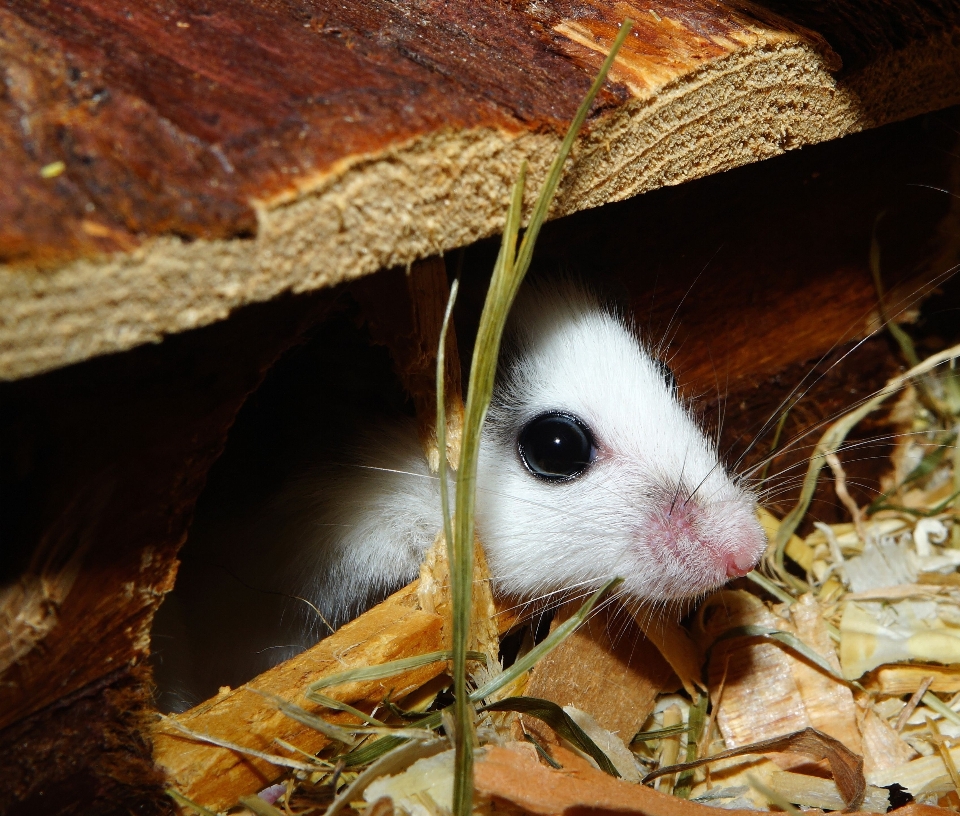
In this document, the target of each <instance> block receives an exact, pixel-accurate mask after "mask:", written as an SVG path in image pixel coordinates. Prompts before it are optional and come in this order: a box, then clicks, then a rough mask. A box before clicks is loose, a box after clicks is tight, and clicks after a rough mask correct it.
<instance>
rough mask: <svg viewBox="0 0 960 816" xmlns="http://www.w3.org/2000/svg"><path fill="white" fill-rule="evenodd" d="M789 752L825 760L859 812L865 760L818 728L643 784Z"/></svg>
mask: <svg viewBox="0 0 960 816" xmlns="http://www.w3.org/2000/svg"><path fill="white" fill-rule="evenodd" d="M785 752H786V753H798V754H808V755H810V756H813V757H816V758H817V759H825V760H826V761H827V762H828V763H829V764H830V771H831V772H832V773H833V778H834V781H835V782H836V783H837V790H839V791H840V795H841V796H842V797H843V801H844V803H845V804H846V806H847V807H846V809H847V811H853V810H857V809H858V808H859V807H860V805H862V804H863V796H864V794H865V793H866V790H867V780H866V779H865V778H864V775H863V757H861V756H858V755H857V754H855V753H853V751H851V750H850V749H849V748H847V747H846V746H845V745H844V744H843V743H842V742H840V741H839V740H836V739H834V738H833V737H831V736H829V735H827V734H824V733H823V732H822V731H817V729H816V728H805V729H803V730H802V731H795V732H794V733H792V734H784V735H783V736H781V737H774V738H773V739H768V740H761V741H760V742H754V743H752V744H750V745H743V746H741V747H739V748H731V749H730V750H728V751H721V752H720V753H718V754H714V755H713V756H710V757H704V758H703V759H697V760H694V761H693V762H683V763H681V764H679V765H670V766H667V767H665V768H658V769H657V770H656V771H654V772H653V773H649V774H647V775H646V776H645V777H644V778H643V783H644V784H646V783H648V782H652V781H653V780H654V779H656V778H657V777H660V776H663V775H665V774H673V773H678V772H679V771H685V770H690V769H693V768H699V767H700V766H701V765H705V764H707V763H709V762H715V761H717V760H720V759H729V758H730V757H737V756H743V755H744V754H767V753H785Z"/></svg>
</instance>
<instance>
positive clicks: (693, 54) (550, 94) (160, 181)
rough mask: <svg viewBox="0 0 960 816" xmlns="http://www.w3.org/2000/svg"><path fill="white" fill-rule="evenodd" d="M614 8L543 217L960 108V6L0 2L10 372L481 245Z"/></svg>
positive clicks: (1, 330)
mask: <svg viewBox="0 0 960 816" xmlns="http://www.w3.org/2000/svg"><path fill="white" fill-rule="evenodd" d="M627 15H629V16H631V17H633V18H634V19H635V21H636V28H635V31H634V33H633V34H632V35H631V37H630V39H629V40H628V42H627V44H626V45H625V47H624V50H623V52H622V56H621V57H620V59H618V62H617V65H616V66H615V69H614V71H613V73H612V75H611V79H610V81H609V82H608V84H607V87H606V89H605V90H604V92H603V93H602V94H601V97H600V99H599V101H598V104H597V107H596V110H595V111H594V114H593V118H592V120H591V127H590V129H589V132H588V133H587V134H586V135H585V136H584V137H583V138H582V139H581V143H580V146H579V148H578V151H577V154H578V167H577V170H576V171H575V173H574V175H573V176H572V177H571V178H570V179H568V180H567V182H566V183H565V184H564V185H563V187H562V189H561V192H560V199H559V202H558V205H557V207H556V214H562V213H565V212H573V211H575V210H579V209H584V208H589V207H595V206H597V205H599V204H602V203H604V202H607V201H611V200H619V199H623V198H626V197H629V196H632V195H635V194H636V193H639V192H643V191H646V190H651V189H655V188H658V187H661V186H664V185H670V184H677V183H680V182H682V181H686V180H689V179H692V178H697V177H700V176H704V175H709V174H711V173H715V172H718V171H720V170H725V169H728V168H730V167H734V166H737V165H740V164H744V163H748V162H752V161H756V160H757V159H760V158H764V157H767V156H771V155H776V154H778V153H782V152H784V151H786V150H789V149H793V148H796V147H799V146H802V145H804V144H811V143H815V142H818V141H822V140H825V139H831V138H836V137H838V136H840V135H843V134H846V133H850V132H854V131H857V130H861V129H863V128H867V127H873V126H875V125H877V124H881V123H883V122H888V121H893V120H896V119H900V118H904V117H906V116H909V115H913V114H917V113H921V112H924V111H929V110H934V109H937V108H941V107H943V106H945V105H947V104H950V103H954V102H956V101H958V100H960V89H958V87H957V83H956V82H954V81H953V80H952V78H953V77H955V76H956V74H957V72H958V70H960V45H958V44H957V43H958V40H957V38H956V31H957V25H958V20H960V5H958V3H957V2H956V0H924V1H923V2H921V1H920V0H913V2H908V3H890V2H885V0H859V2H858V3H856V4H854V5H853V6H851V5H850V4H849V3H840V2H834V3H829V4H788V3H779V4H777V3H765V4H756V3H746V2H744V3H734V4H724V5H719V4H716V3H713V2H711V0H658V2H657V3H655V4H654V5H653V6H650V5H649V4H645V5H631V4H622V3H617V4H614V3H611V2H601V0H593V2H574V0H564V2H558V3H553V4H550V5H549V6H544V5H543V4H527V3H524V2H519V0H518V1H517V2H513V3H510V4H495V5H491V4H485V3H480V4H477V3H467V2H458V3H452V4H451V3H440V2H434V1H432V0H419V2H416V3H411V4H404V5H396V4H392V3H387V2H385V0H381V2H370V3H352V4H337V3H332V2H327V1H326V0H287V2H282V3H245V2H240V0H227V1H226V2H223V3H218V4H216V7H215V8H214V7H211V6H209V5H208V4H207V3H206V2H203V1H202V0H170V2H160V0H153V1H152V2H145V3H140V4H137V6H136V8H135V9H131V8H128V5H127V4H125V3H123V2H121V0H80V2H71V3H67V2H65V0H48V2H44V3H36V2H33V0H9V2H7V3H5V4H4V8H3V9H0V64H2V66H3V69H4V71H5V76H6V85H5V91H4V94H3V95H2V96H0V164H2V165H3V167H4V168H5V173H6V178H5V181H6V184H5V185H4V187H3V189H2V190H0V260H2V261H4V262H5V264H6V268H4V269H3V271H2V275H0V309H2V311H3V313H4V314H5V316H6V319H5V320H4V322H3V324H2V325H0V377H2V378H5V379H13V378H17V377H23V376H29V375H31V374H35V373H37V372H40V371H44V370H49V369H51V368H56V367H59V366H62V365H65V364H68V363H70V362H75V361H78V360H82V359H85V358H88V357H91V356H95V355H98V354H103V353H106V352H109V351H115V350H121V349H125V348H130V347H132V346H135V345H137V344H141V343H144V342H152V341H156V340H157V339H159V338H160V337H162V336H164V335H165V334H168V333H171V332H179V331H183V330H185V329H189V328H193V327H196V326H200V325H204V324H206V323H209V322H211V321H214V320H219V319H222V318H223V317H225V316H226V315H227V314H229V312H230V311H231V310H233V309H235V308H237V307H239V306H241V305H243V304H245V303H250V302H254V301H261V300H266V299H269V298H271V297H275V296H276V295H277V294H279V293H281V292H284V291H288V290H293V291H305V290H310V289H315V288H318V287H322V286H327V285H330V284H331V283H335V282H337V281H341V280H344V279H347V278H352V277H356V276H358V275H362V274H365V273H368V272H372V271H374V270H376V269H377V268H380V267H385V266H392V265H397V264H407V263H410V262H411V261H413V260H415V259H417V258H423V257H427V256H430V255H435V254H438V253H440V252H443V251H445V250H448V249H451V248H453V247H456V246H462V245H464V244H466V243H469V242H470V241H473V240H476V239H477V238H481V237H483V236H486V235H490V234H491V233H493V232H495V231H496V230H497V229H498V228H499V226H500V224H501V223H502V217H503V211H504V203H505V201H506V198H507V195H508V191H509V187H510V184H511V183H512V181H513V179H514V177H515V174H516V172H517V169H518V167H519V164H520V162H521V161H522V160H524V159H526V160H528V161H529V162H530V165H531V182H532V184H533V185H534V186H535V185H536V184H537V183H538V181H539V179H540V178H542V175H543V173H544V171H545V168H546V166H547V164H548V162H549V159H550V158H551V155H552V152H553V150H554V149H555V147H556V145H557V143H558V139H559V134H560V132H561V131H562V129H563V127H564V126H565V123H566V122H567V121H568V120H569V118H570V116H571V114H572V112H573V110H574V108H575V106H576V104H577V102H578V101H579V99H580V98H581V97H582V95H583V93H584V91H585V89H586V87H587V85H588V84H589V81H590V77H591V76H592V75H593V73H594V72H595V71H596V70H597V67H598V65H599V63H600V61H601V59H602V57H603V52H604V51H605V49H606V48H607V47H608V46H609V43H610V41H611V39H612V36H613V33H614V31H615V28H616V25H617V24H618V23H619V22H620V20H621V18H622V17H624V16H627ZM814 32H817V33H814ZM838 55H839V56H838ZM840 57H842V59H843V60H846V67H845V68H844V69H843V70H842V71H840V72H839V73H837V72H838V69H840V66H841V59H840ZM57 162H62V163H63V164H62V168H63V169H62V172H60V173H59V174H57V173H56V169H57V168H59V167H60V165H58V164H57ZM45 168H46V171H45ZM51 168H53V171H51V170H50V169H51Z"/></svg>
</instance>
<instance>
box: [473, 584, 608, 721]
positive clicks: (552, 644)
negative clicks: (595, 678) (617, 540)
mask: <svg viewBox="0 0 960 816" xmlns="http://www.w3.org/2000/svg"><path fill="white" fill-rule="evenodd" d="M622 582H623V578H614V579H612V580H611V581H607V583H606V584H604V585H603V586H602V587H600V589H598V590H597V591H596V592H594V593H593V595H591V596H590V597H589V598H588V599H587V600H586V602H585V603H584V604H583V606H581V607H580V609H578V610H577V612H576V614H574V615H571V616H570V617H569V618H568V619H567V620H565V621H564V622H563V623H561V624H560V625H559V626H558V627H557V628H556V629H554V630H553V631H552V632H551V633H550V634H549V635H547V637H545V638H544V639H543V640H542V641H541V642H540V643H538V644H537V645H536V646H534V647H533V648H532V649H531V650H530V651H529V652H527V653H526V654H525V655H524V656H523V657H521V658H520V659H519V660H517V662H516V663H514V664H513V665H512V666H511V667H510V668H509V669H507V670H506V671H505V672H502V673H500V674H498V675H497V676H496V677H494V678H493V679H492V680H491V681H490V682H488V683H486V684H485V685H483V686H481V687H480V688H478V689H477V690H476V691H475V692H473V694H471V695H470V699H471V700H473V701H474V702H480V701H481V700H484V699H486V698H487V697H489V696H490V695H491V694H493V693H495V692H497V691H499V690H500V689H502V688H503V687H504V686H506V685H508V684H509V683H512V682H513V681H514V680H516V679H517V678H518V677H519V676H520V675H521V674H523V673H524V672H525V671H527V670H529V669H531V668H532V667H533V666H534V665H536V663H537V661H538V660H540V659H541V658H543V657H546V655H548V654H550V652H552V651H553V650H554V649H556V648H557V646H559V645H560V644H561V643H563V641H564V640H566V639H567V638H568V637H569V636H570V635H571V634H573V632H574V630H575V629H576V628H577V627H578V626H579V625H580V624H581V623H583V622H584V621H585V620H586V619H587V615H589V614H590V612H591V610H592V609H593V607H594V606H596V604H597V601H599V600H600V599H601V598H602V597H603V596H604V595H606V594H607V593H608V592H609V591H610V590H612V589H613V588H614V587H615V586H617V585H618V584H620V583H622Z"/></svg>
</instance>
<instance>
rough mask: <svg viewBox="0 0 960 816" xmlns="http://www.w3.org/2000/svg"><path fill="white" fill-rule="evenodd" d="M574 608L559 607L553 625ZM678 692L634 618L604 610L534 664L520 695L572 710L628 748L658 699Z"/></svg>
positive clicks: (612, 608)
mask: <svg viewBox="0 0 960 816" xmlns="http://www.w3.org/2000/svg"><path fill="white" fill-rule="evenodd" d="M578 607H579V603H576V604H567V605H565V606H563V607H561V608H560V609H559V610H558V611H557V614H556V616H555V617H554V623H553V626H554V627H556V625H557V624H559V623H560V622H562V621H563V620H566V619H567V618H568V617H569V616H570V615H571V614H573V613H574V612H575V611H576V610H577V608H578ZM678 687H679V683H678V682H677V679H676V678H675V677H673V671H672V670H671V668H670V666H669V665H668V664H667V662H666V661H665V660H664V659H663V657H662V656H661V654H660V653H659V652H658V651H657V648H656V647H655V646H654V645H653V644H652V643H651V642H650V641H649V640H647V639H646V638H645V637H644V636H643V634H642V632H641V631H640V630H639V629H638V628H637V626H636V624H635V623H634V622H633V619H632V618H631V617H630V616H629V615H627V614H626V613H625V612H623V610H618V609H617V608H615V607H611V606H610V605H607V606H605V607H603V609H601V610H600V611H599V612H597V613H596V614H594V615H592V616H591V617H590V619H589V620H588V621H587V622H586V623H584V625H583V626H582V627H580V629H578V630H577V631H576V632H574V633H573V634H572V635H570V637H568V638H567V639H566V640H565V641H564V642H563V643H562V644H560V646H559V647H557V648H556V649H555V650H554V651H553V652H551V653H550V654H548V655H547V656H546V657H545V658H544V659H543V660H541V661H540V662H539V663H538V664H537V666H536V668H535V669H534V671H533V676H532V677H531V678H530V683H529V684H528V686H527V689H526V691H525V692H524V693H525V694H526V695H527V696H529V697H541V698H544V699H547V700H552V701H553V702H555V703H556V704H557V705H560V706H566V705H572V706H576V707H577V708H579V709H580V710H581V711H586V712H587V713H588V714H590V715H591V716H592V717H593V718H594V719H595V720H596V721H597V722H598V723H600V725H602V726H603V727H604V728H606V729H607V730H608V731H612V732H613V733H615V734H616V735H617V736H619V737H620V739H622V740H623V741H624V742H625V743H626V744H628V745H629V744H630V740H631V739H633V735H634V734H636V733H637V732H638V731H639V730H640V728H641V726H642V725H643V723H644V721H645V720H646V719H647V717H649V716H650V712H651V711H653V704H654V702H655V701H656V697H657V695H658V694H659V693H660V692H661V691H664V690H666V689H670V690H676V688H678Z"/></svg>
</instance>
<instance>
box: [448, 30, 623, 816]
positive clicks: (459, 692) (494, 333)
mask: <svg viewBox="0 0 960 816" xmlns="http://www.w3.org/2000/svg"><path fill="white" fill-rule="evenodd" d="M630 26H631V23H630V21H626V22H625V23H624V24H623V26H621V30H620V32H619V34H618V35H617V39H616V40H615V41H614V44H613V47H612V48H611V51H610V54H609V55H608V57H607V59H606V60H604V63H603V66H602V68H601V69H600V73H599V75H598V76H597V78H596V80H595V81H594V83H593V85H592V86H591V88H590V92H589V93H588V94H587V97H586V99H584V101H583V102H582V103H581V105H580V107H579V108H578V110H577V113H576V115H575V116H574V119H573V122H572V123H571V125H570V128H569V129H568V131H567V134H566V136H565V138H564V140H563V143H562V144H561V148H560V152H559V154H558V155H557V157H556V159H555V160H554V162H553V164H552V165H551V167H550V170H549V172H548V174H547V180H546V182H545V183H544V186H543V188H542V189H541V190H540V194H539V196H538V197H537V201H536V204H535V205H534V212H533V215H532V218H531V221H530V225H529V227H528V229H527V233H526V235H525V236H524V239H523V243H522V245H521V247H520V250H519V252H517V249H516V246H517V239H518V235H519V231H520V214H521V210H522V204H523V192H524V187H525V183H526V163H524V164H523V165H521V168H520V173H519V177H518V178H517V181H516V183H515V184H514V186H513V192H512V195H511V200H510V206H509V209H508V210H507V218H506V225H505V227H504V231H503V239H502V241H501V244H500V253H499V255H498V256H497V262H496V264H495V266H494V271H493V278H492V280H491V282H490V290H489V292H488V294H487V300H486V303H485V304H484V307H483V313H482V314H481V317H480V325H479V328H478V331H477V339H476V342H475V345H474V350H473V359H472V363H471V366H470V380H469V387H468V389H467V400H466V407H465V411H464V427H463V438H462V440H461V453H460V467H459V469H458V472H457V495H456V512H455V515H454V521H453V525H452V527H453V537H452V538H453V541H452V544H450V543H449V539H448V547H450V549H449V555H450V572H451V585H452V593H451V594H452V602H453V672H454V677H453V680H454V722H455V723H456V733H455V734H454V745H455V748H456V766H455V775H454V793H453V812H454V814H455V816H468V814H469V813H470V812H471V810H472V806H473V739H474V738H473V709H472V706H471V705H470V700H469V699H468V696H467V671H466V659H465V654H466V649H467V638H468V637H469V632H470V617H471V612H470V610H471V601H472V598H471V594H472V587H473V535H474V507H475V502H476V474H477V459H478V456H479V448H480V438H481V432H482V429H483V422H484V419H485V418H486V414H487V410H488V408H489V406H490V399H491V396H492V394H493V383H494V377H495V375H496V370H497V359H498V356H499V352H500V343H501V340H502V338H503V330H504V326H505V325H506V321H507V313H508V312H509V310H510V306H511V304H512V303H513V299H514V297H515V296H516V294H517V290H518V289H519V287H520V283H521V282H522V280H523V276H524V274H525V273H526V271H527V269H528V268H529V266H530V260H531V258H532V257H533V247H534V244H535V243H536V239H537V235H538V233H539V231H540V227H541V226H542V224H543V221H544V220H545V218H546V215H547V212H548V210H549V209H550V204H551V202H552V201H553V196H554V194H555V193H556V189H557V185H558V184H559V182H560V177H561V174H562V172H563V165H564V163H565V162H566V160H567V157H568V156H569V155H570V150H571V148H572V147H573V142H574V140H575V139H576V136H577V133H578V132H579V130H580V127H581V126H582V124H583V122H584V120H585V119H586V117H587V113H588V112H589V110H590V106H591V105H592V104H593V100H594V98H595V97H596V95H597V93H598V92H599V90H600V88H601V87H602V85H603V82H604V81H605V79H606V75H607V72H608V71H609V70H610V66H611V65H612V64H613V60H614V58H615V56H616V52H617V51H618V50H619V48H620V46H621V45H622V44H623V41H624V39H625V38H626V36H627V34H628V33H629V31H630ZM438 373H439V370H438ZM441 387H442V386H441ZM438 390H439V389H438Z"/></svg>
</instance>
